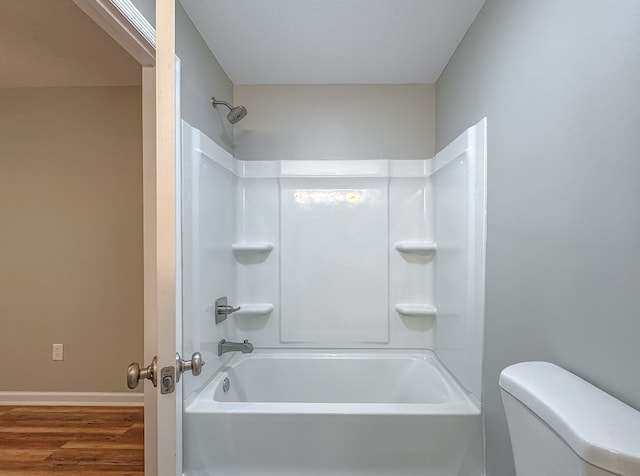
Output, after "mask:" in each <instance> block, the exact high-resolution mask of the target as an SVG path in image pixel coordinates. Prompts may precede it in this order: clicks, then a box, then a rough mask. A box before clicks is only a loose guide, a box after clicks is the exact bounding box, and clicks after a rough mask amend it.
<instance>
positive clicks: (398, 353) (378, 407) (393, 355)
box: [183, 348, 481, 416]
mask: <svg viewBox="0 0 640 476" xmlns="http://www.w3.org/2000/svg"><path fill="white" fill-rule="evenodd" d="M256 358H263V359H282V358H285V359H286V358H291V359H308V358H313V359H336V358H337V359H364V360H370V359H374V360H375V359H399V360H403V359H412V360H422V361H426V362H428V363H429V364H430V365H432V366H433V367H434V368H435V369H436V370H437V371H438V373H439V374H440V375H441V377H442V379H443V380H444V382H445V384H446V386H447V388H448V390H449V393H450V395H451V400H450V401H448V402H442V403H323V402H311V403H310V402H219V401H216V400H215V399H214V395H215V392H216V389H217V387H218V386H219V385H221V384H222V380H224V378H225V376H226V375H227V369H228V368H233V367H236V366H238V365H239V364H240V363H242V362H243V361H246V360H249V359H256ZM183 411H184V412H185V413H226V414H287V415H293V414H301V415H317V414H323V415H381V416H382V415H406V416H419V415H431V416H438V415H441V416H455V415H460V416H463V415H480V413H481V404H480V402H479V401H478V400H477V399H476V398H475V396H474V395H473V394H471V393H469V392H467V391H466V390H464V388H463V387H462V386H461V385H460V383H459V382H458V381H457V380H456V379H455V377H454V376H453V375H452V374H451V372H450V371H449V370H448V369H447V368H446V367H445V366H444V365H443V364H442V362H440V360H439V359H438V357H437V356H436V355H435V353H434V352H433V351H430V350H406V351H402V350H397V349H394V350H383V351H381V350H379V349H375V350H373V349H274V348H257V349H255V351H254V352H253V353H251V354H237V355H234V356H233V357H232V358H231V360H230V361H229V362H228V363H227V364H225V365H222V366H220V368H218V369H217V370H216V373H215V374H214V375H213V376H212V378H210V379H209V380H208V381H207V382H206V383H205V384H203V385H202V386H201V387H200V388H199V389H198V391H195V392H193V393H192V394H191V395H189V397H188V398H187V399H185V401H184V410H183Z"/></svg>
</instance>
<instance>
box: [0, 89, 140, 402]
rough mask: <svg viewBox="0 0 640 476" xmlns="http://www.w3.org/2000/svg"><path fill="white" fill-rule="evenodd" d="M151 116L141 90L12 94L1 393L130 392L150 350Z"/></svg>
mask: <svg viewBox="0 0 640 476" xmlns="http://www.w3.org/2000/svg"><path fill="white" fill-rule="evenodd" d="M141 109H142V103H141V89H140V87H92V88H27V89H0V110H1V111H2V114H0V216H2V226H1V227H0V269H2V272H1V273H0V361H1V362H2V368H3V372H2V381H1V382H0V391H65V392H71V391H76V392H125V391H128V389H127V387H126V381H125V378H124V376H125V372H126V368H127V365H128V364H129V363H130V362H132V361H139V362H141V361H142V351H143V262H142V115H141ZM54 343H62V344H64V351H65V352H64V361H62V362H54V361H52V360H51V357H52V344H54ZM139 390H140V391H141V390H142V387H140V388H139Z"/></svg>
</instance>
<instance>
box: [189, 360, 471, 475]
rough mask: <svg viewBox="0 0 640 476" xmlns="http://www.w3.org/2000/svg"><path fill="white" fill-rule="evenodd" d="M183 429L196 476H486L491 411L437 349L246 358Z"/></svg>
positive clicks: (216, 383) (207, 392) (192, 403)
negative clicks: (483, 409)
mask: <svg viewBox="0 0 640 476" xmlns="http://www.w3.org/2000/svg"><path fill="white" fill-rule="evenodd" d="M227 385H228V388H227ZM225 388H227V390H226V391H225ZM183 428H184V430H183V431H184V435H183V437H184V464H183V467H184V472H185V474H186V475H187V476H201V475H202V476H204V475H224V476H227V475H229V476H231V475H234V476H253V475H255V476H258V475H259V476H272V475H273V476H275V475H291V476H293V475H298V476H301V475H336V476H338V475H340V476H342V475H344V476H346V475H407V476H409V475H426V476H465V475H481V474H483V473H482V466H483V465H482V427H481V419H480V410H479V405H478V403H477V401H475V400H474V399H473V398H472V397H470V396H469V395H467V394H466V392H465V391H464V390H463V389H462V388H461V387H460V386H459V385H458V384H457V382H456V381H455V379H454V378H452V377H451V375H450V374H449V373H448V372H447V371H446V369H445V368H444V367H443V366H442V365H441V364H440V362H439V361H438V360H437V358H436V357H435V356H434V355H433V354H432V353H429V352H411V353H408V352H384V353H383V352H376V353H371V352H340V353H327V352H322V353H319V352H308V351H299V352H286V353H285V352H282V351H266V350H257V351H255V352H254V353H253V354H248V355H238V356H235V357H234V358H233V359H232V361H231V362H230V363H229V365H228V366H226V367H223V368H222V369H221V371H220V372H219V373H218V374H217V375H216V376H215V377H214V379H213V380H212V381H211V382H210V383H209V384H207V385H206V386H205V387H204V388H203V389H202V390H201V391H200V392H199V394H198V395H197V396H195V398H191V399H190V400H189V401H188V402H186V404H185V408H184V425H183Z"/></svg>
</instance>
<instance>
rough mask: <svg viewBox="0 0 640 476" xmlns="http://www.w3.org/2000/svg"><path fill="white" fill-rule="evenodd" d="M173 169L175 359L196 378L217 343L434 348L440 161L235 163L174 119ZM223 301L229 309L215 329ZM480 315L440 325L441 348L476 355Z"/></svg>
mask: <svg viewBox="0 0 640 476" xmlns="http://www.w3.org/2000/svg"><path fill="white" fill-rule="evenodd" d="M467 140H468V137H466V136H465V138H463V139H461V141H463V142H464V143H465V144H466V142H467ZM467 149H469V150H471V149H472V147H466V146H465V147H463V148H462V149H461V150H462V151H463V153H466V152H465V151H466V150H467ZM443 152H444V151H443ZM183 162H184V163H183V174H184V182H183V183H184V187H185V191H184V193H183V195H184V198H183V201H184V203H183V214H184V217H183V219H184V221H185V224H184V226H183V235H184V237H185V238H184V239H183V241H184V245H185V256H184V269H183V272H184V276H185V299H184V301H185V307H184V316H185V317H184V320H185V322H184V324H183V332H184V350H183V352H184V354H186V355H190V353H191V352H193V351H196V350H200V351H201V352H203V356H204V358H205V361H207V365H206V366H205V368H204V370H203V373H204V374H205V378H204V379H200V380H199V381H200V382H206V381H207V380H208V378H207V377H210V376H212V375H213V374H214V373H215V371H216V370H217V369H218V368H219V367H220V365H221V364H223V363H224V362H226V360H228V358H229V357H228V355H225V356H223V360H220V359H219V358H218V357H217V354H216V351H217V347H216V345H217V342H218V340H220V339H221V338H224V339H227V340H242V339H249V341H251V342H252V343H253V345H254V346H255V347H256V348H333V349H340V348H353V349H357V348H376V349H432V350H433V349H437V348H438V342H437V341H438V335H437V330H438V328H439V327H438V326H437V325H436V322H437V321H438V320H439V319H440V315H439V312H438V311H437V307H438V303H437V302H436V294H435V292H434V288H437V285H436V286H434V276H436V272H435V269H436V266H435V260H434V258H433V254H432V253H431V251H430V249H431V245H432V244H433V243H435V242H436V236H435V235H434V213H435V212H436V207H435V206H434V183H435V182H434V180H435V179H434V176H433V170H432V167H434V164H438V167H439V168H441V169H443V168H446V167H449V165H448V164H449V163H450V162H455V160H454V158H453V157H449V156H447V155H446V154H445V155H444V156H441V157H440V161H438V158H437V157H436V160H395V161H387V160H357V161H351V160H345V161H303V160H300V161H247V162H245V161H238V160H236V159H234V158H233V157H232V156H231V155H230V154H229V153H228V152H226V151H225V150H224V149H222V148H221V147H219V146H218V145H217V144H215V143H214V142H213V141H211V140H210V139H209V138H207V137H206V136H204V135H203V134H202V133H200V132H199V131H198V130H196V129H193V128H191V127H190V126H189V125H188V124H186V123H183ZM456 175H457V174H454V176H456ZM459 182H460V183H459V184H458V185H457V186H459V187H463V188H465V189H466V187H467V186H468V183H467V181H466V180H461V181H459ZM465 196H466V195H465ZM465 217H466V215H465ZM465 219H466V218H465ZM441 225H442V224H441ZM444 226H446V222H445V224H444ZM456 230H458V229H456ZM459 231H460V232H463V233H465V234H466V233H468V232H469V229H467V228H465V229H459ZM188 237H191V238H190V239H189V238H188ZM464 239H467V238H464ZM397 247H400V248H402V249H403V251H399V250H398V249H397ZM187 248H190V249H189V250H187ZM436 255H437V253H436ZM443 269H444V268H443ZM451 270H452V272H454V273H460V272H466V268H465V270H464V271H461V268H459V267H451ZM438 276H439V279H445V280H446V279H452V280H454V281H455V280H456V279H457V278H460V279H462V278H463V277H462V276H458V277H456V276H447V273H446V272H444V275H443V273H440V274H439V275H438ZM223 295H226V296H228V298H229V302H230V304H233V305H240V306H241V308H242V309H241V311H239V312H237V313H235V314H232V315H231V316H229V317H228V319H227V320H226V321H225V322H224V323H222V324H220V325H217V326H216V325H215V321H214V315H213V302H214V300H215V299H216V298H217V297H220V296H223ZM397 306H400V312H399V310H398V309H397ZM463 307H464V306H463ZM465 309H466V308H465ZM482 317H483V316H471V317H469V318H468V319H467V320H468V321H473V325H469V326H468V328H465V329H462V328H461V327H460V326H457V325H456V326H457V327H456V326H454V327H453V328H452V327H450V326H449V327H446V326H445V327H443V328H442V329H443V335H445V336H446V338H447V342H448V343H449V344H450V345H451V346H453V347H455V346H456V345H458V344H459V343H462V344H460V345H468V344H469V342H470V340H471V341H473V345H479V346H481V333H479V334H478V333H477V332H476V331H474V330H473V329H474V327H473V326H476V324H477V321H478V319H479V320H480V324H479V329H480V331H481V329H482ZM465 319H466V318H465ZM476 330H477V329H476ZM474 332H476V333H475V334H474ZM456 333H457V334H458V335H459V339H456V337H455V336H456ZM476 341H477V342H476ZM445 347H446V346H445ZM471 372H472V373H474V372H475V367H474V369H473V370H471ZM460 373H461V374H464V372H460ZM467 373H468V372H467ZM454 374H456V372H454ZM456 376H457V374H456ZM458 378H460V377H458ZM463 383H464V382H463ZM187 385H189V383H188V382H187ZM192 385H195V383H192ZM193 390H194V388H187V389H186V392H185V396H187V395H189V394H190V393H191V391H193ZM474 390H475V389H474ZM473 393H474V394H476V395H477V396H478V397H479V391H478V392H477V393H476V391H474V392H473Z"/></svg>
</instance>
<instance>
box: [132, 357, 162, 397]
mask: <svg viewBox="0 0 640 476" xmlns="http://www.w3.org/2000/svg"><path fill="white" fill-rule="evenodd" d="M140 379H143V380H144V379H149V380H151V382H152V383H153V386H154V387H156V386H157V385H158V359H157V357H154V358H153V360H152V361H151V364H149V366H148V367H144V368H142V369H141V368H140V364H138V362H132V363H131V364H129V368H127V387H129V388H130V389H132V390H133V389H134V388H136V387H137V386H138V382H139V381H140Z"/></svg>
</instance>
